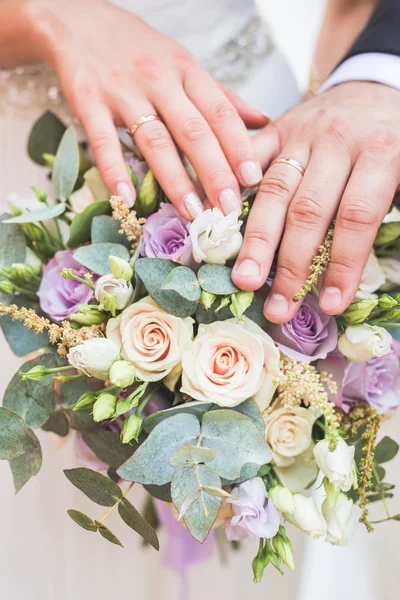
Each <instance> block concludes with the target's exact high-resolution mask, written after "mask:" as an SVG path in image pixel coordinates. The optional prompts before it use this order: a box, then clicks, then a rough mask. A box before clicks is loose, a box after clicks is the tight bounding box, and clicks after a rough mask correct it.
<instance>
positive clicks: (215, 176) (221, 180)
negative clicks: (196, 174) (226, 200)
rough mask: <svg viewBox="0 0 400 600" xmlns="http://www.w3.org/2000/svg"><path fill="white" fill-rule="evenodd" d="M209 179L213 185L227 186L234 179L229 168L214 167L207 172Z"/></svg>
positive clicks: (215, 186)
mask: <svg viewBox="0 0 400 600" xmlns="http://www.w3.org/2000/svg"><path fill="white" fill-rule="evenodd" d="M207 179H208V182H209V184H210V186H211V187H214V188H221V189H222V187H227V186H228V185H229V181H231V180H232V172H231V171H230V170H229V169H223V168H221V169H214V171H210V172H209V173H208V174H207Z"/></svg>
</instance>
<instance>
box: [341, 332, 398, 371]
mask: <svg viewBox="0 0 400 600" xmlns="http://www.w3.org/2000/svg"><path fill="white" fill-rule="evenodd" d="M391 343H392V336H391V335H390V333H389V332H388V331H386V329H385V328H384V327H378V326H377V325H367V324H366V323H364V324H362V325H350V326H349V327H347V329H346V331H345V332H344V333H343V334H342V335H341V336H340V337H339V342H338V348H339V351H340V352H341V353H342V354H343V356H345V357H346V358H348V359H349V360H351V361H352V362H354V363H363V362H366V361H367V360H371V358H374V357H376V356H385V354H387V353H388V352H390V346H391Z"/></svg>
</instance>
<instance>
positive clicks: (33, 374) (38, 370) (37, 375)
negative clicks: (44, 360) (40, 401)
mask: <svg viewBox="0 0 400 600" xmlns="http://www.w3.org/2000/svg"><path fill="white" fill-rule="evenodd" d="M47 375H48V372H47V369H46V367H44V366H43V365H36V367H32V369H29V371H26V373H20V376H21V381H41V380H42V379H44V378H45V377H47Z"/></svg>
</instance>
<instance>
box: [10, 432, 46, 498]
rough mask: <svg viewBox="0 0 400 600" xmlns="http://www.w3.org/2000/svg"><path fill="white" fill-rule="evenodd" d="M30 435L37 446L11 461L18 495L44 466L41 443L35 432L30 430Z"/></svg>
mask: <svg viewBox="0 0 400 600" xmlns="http://www.w3.org/2000/svg"><path fill="white" fill-rule="evenodd" d="M28 435H29V436H30V438H31V440H32V442H33V443H34V445H35V446H34V448H32V449H31V450H27V451H26V452H24V454H21V455H20V456H18V457H17V458H13V459H12V460H10V467H11V472H12V475H13V479H14V487H15V492H16V493H17V492H19V490H20V489H21V488H22V487H23V486H24V485H25V484H26V483H27V482H28V481H29V480H30V478H31V477H33V476H34V475H37V474H38V473H39V471H40V468H41V466H42V449H41V447H40V442H39V440H38V439H37V437H36V435H35V434H34V433H33V431H31V430H28Z"/></svg>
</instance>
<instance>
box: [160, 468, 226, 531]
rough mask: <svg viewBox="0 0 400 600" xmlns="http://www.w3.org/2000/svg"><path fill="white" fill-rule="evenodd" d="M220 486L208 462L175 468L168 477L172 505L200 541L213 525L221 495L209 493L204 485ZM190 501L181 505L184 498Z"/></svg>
mask: <svg viewBox="0 0 400 600" xmlns="http://www.w3.org/2000/svg"><path fill="white" fill-rule="evenodd" d="M206 486H211V487H213V488H220V487H221V480H220V478H219V477H218V474H217V473H216V472H215V471H214V470H213V469H211V468H210V467H209V466H208V465H194V466H193V467H191V468H185V469H178V470H177V471H176V473H175V475H174V476H173V478H172V482H171V495H172V501H173V503H174V505H175V507H176V509H177V510H178V511H179V512H180V513H181V511H182V507H183V509H184V510H183V512H184V514H183V520H184V522H185V524H186V527H187V528H188V530H189V532H190V533H191V535H192V536H193V537H194V538H195V539H196V540H198V541H199V542H204V540H205V539H206V537H207V536H208V533H209V531H210V529H211V527H212V526H213V524H214V522H215V520H216V518H217V515H218V511H219V508H220V506H221V502H222V498H221V497H218V496H215V495H214V494H209V493H207V492H206V491H205V490H204V487H206ZM188 496H189V497H190V502H187V505H186V506H184V502H185V501H186V499H187V498H188Z"/></svg>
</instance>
